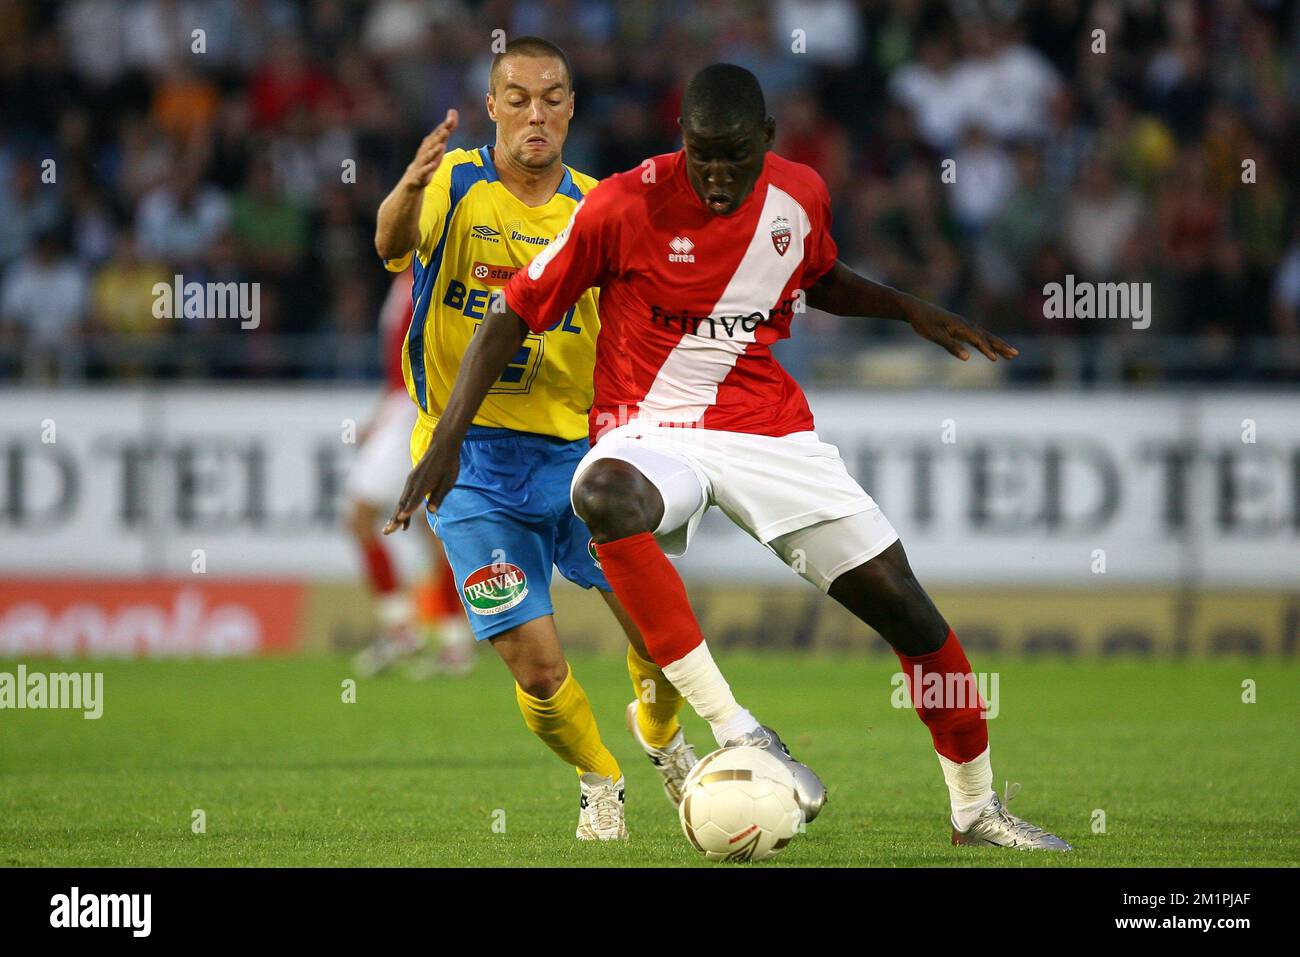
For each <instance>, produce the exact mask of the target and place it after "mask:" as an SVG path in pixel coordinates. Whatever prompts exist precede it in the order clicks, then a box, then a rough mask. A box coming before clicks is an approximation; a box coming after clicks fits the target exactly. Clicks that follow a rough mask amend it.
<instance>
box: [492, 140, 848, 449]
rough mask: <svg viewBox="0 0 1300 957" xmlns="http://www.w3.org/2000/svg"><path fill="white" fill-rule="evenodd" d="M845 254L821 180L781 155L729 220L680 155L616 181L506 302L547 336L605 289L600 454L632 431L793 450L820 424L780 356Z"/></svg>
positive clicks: (513, 284) (596, 421) (588, 202)
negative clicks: (784, 438) (785, 440)
mask: <svg viewBox="0 0 1300 957" xmlns="http://www.w3.org/2000/svg"><path fill="white" fill-rule="evenodd" d="M836 253H837V250H836V247H835V241H834V240H833V239H831V235H830V197H829V195H828V193H827V191H826V184H825V183H823V182H822V179H821V177H820V176H818V175H817V173H816V172H815V171H814V170H813V169H811V168H810V167H807V166H804V165H803V164H801V163H793V162H791V161H790V160H787V159H783V158H782V157H780V156H777V155H776V154H774V153H768V154H767V158H766V160H765V161H764V164H763V171H762V173H761V174H760V176H759V178H758V181H757V182H756V183H755V184H754V189H753V192H752V193H750V195H749V196H748V197H746V199H745V201H744V202H743V203H741V205H740V207H739V208H738V209H737V210H736V211H735V212H733V213H730V214H728V215H725V216H720V215H717V214H716V213H713V212H711V211H710V210H709V209H708V207H707V206H705V204H704V202H703V201H702V200H701V199H700V198H699V196H698V195H697V194H696V193H695V190H694V189H693V188H692V187H691V184H690V181H689V179H688V178H687V174H686V159H685V155H684V153H683V152H681V151H679V152H676V153H667V154H664V155H662V156H656V157H653V158H651V159H649V160H647V161H646V162H645V163H643V164H642V165H641V166H639V167H637V168H635V169H633V170H629V171H628V172H626V173H619V174H617V175H615V176H611V177H610V178H608V179H606V180H603V181H602V182H601V183H600V184H599V185H598V186H596V187H595V188H594V189H593V190H591V192H589V193H588V194H587V196H586V198H585V199H584V200H583V202H582V203H581V204H580V205H579V206H578V208H577V209H576V210H575V211H574V214H573V218H572V219H571V220H570V222H569V225H568V226H567V227H566V228H565V230H564V231H563V232H561V233H560V235H559V236H557V237H556V239H555V241H554V242H552V243H551V244H550V245H549V246H548V247H547V248H546V249H545V250H543V251H542V252H541V253H539V254H538V256H537V257H536V258H535V259H533V261H532V263H531V264H530V265H529V266H528V268H527V269H521V270H520V271H519V272H517V273H516V274H515V276H514V278H513V279H511V280H510V282H509V283H508V284H507V285H506V288H505V295H506V302H507V303H508V304H509V305H510V308H511V309H513V310H514V311H515V312H516V313H517V314H518V315H519V317H520V318H521V319H523V320H524V322H525V323H527V324H528V327H529V328H530V329H532V330H534V331H535V332H541V331H542V330H545V329H546V328H548V327H549V326H551V325H553V324H554V323H555V320H556V318H558V317H559V316H561V315H562V314H563V313H564V311H565V310H566V309H568V308H569V306H571V305H572V304H573V303H574V302H575V301H576V300H577V298H578V296H579V295H580V294H581V293H582V291H583V290H585V289H587V288H588V287H591V286H599V287H600V323H601V331H600V337H599V338H598V340H597V342H596V368H595V400H594V404H593V406H592V410H591V416H590V424H591V436H592V439H593V441H594V440H595V438H597V437H598V436H599V435H600V434H602V433H603V432H605V431H608V429H609V428H612V427H615V426H617V425H621V424H623V423H624V422H627V421H629V420H631V419H633V418H640V419H647V418H648V419H653V420H654V421H655V422H656V423H658V424H669V423H671V424H681V425H686V424H690V425H695V426H698V427H701V428H708V429H718V430H722V431H727V432H750V433H757V434H760V435H772V436H780V435H787V434H789V433H791V432H800V431H804V430H808V429H812V427H813V419H812V412H811V411H810V410H809V408H808V402H807V400H806V399H805V398H804V394H803V390H802V389H800V388H799V386H798V384H797V383H796V382H795V381H794V379H792V378H791V377H790V375H789V374H788V373H787V372H786V371H785V370H784V369H782V368H781V367H780V365H778V364H777V361H776V359H775V358H774V357H773V356H772V354H771V351H770V347H771V345H772V343H774V342H776V341H777V340H778V339H784V338H786V337H788V336H789V335H790V320H791V318H792V317H793V315H794V314H795V311H796V309H798V310H800V311H801V310H802V305H801V303H802V301H803V297H802V295H801V291H804V290H807V289H808V288H809V287H810V286H811V285H812V284H814V283H815V282H816V281H817V280H818V279H820V278H821V277H822V276H823V275H825V273H826V272H827V271H828V270H829V269H830V268H831V266H832V265H834V263H835V257H836Z"/></svg>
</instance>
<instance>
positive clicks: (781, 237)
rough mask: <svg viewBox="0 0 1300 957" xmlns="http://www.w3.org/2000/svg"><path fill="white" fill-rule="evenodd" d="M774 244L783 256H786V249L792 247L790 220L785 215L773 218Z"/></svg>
mask: <svg viewBox="0 0 1300 957" xmlns="http://www.w3.org/2000/svg"><path fill="white" fill-rule="evenodd" d="M772 245H773V246H775V247H776V251H777V253H778V255H781V256H784V255H785V251H786V250H787V249H789V248H790V220H788V219H786V218H785V217H784V216H778V217H776V219H774V220H772Z"/></svg>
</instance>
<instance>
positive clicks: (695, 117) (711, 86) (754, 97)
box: [681, 63, 767, 132]
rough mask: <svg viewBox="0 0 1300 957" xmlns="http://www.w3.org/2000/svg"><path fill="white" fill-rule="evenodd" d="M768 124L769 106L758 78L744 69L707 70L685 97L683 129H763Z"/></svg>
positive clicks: (716, 67) (719, 66)
mask: <svg viewBox="0 0 1300 957" xmlns="http://www.w3.org/2000/svg"><path fill="white" fill-rule="evenodd" d="M766 120H767V103H766V102H765V101H764V100H763V89H762V87H760V86H759V85H758V77H756V76H754V74H752V73H750V72H749V71H748V70H746V69H745V68H744V67H743V66H736V65H735V64H732V63H714V64H713V65H712V66H706V67H705V68H704V69H703V70H701V71H700V72H699V73H697V74H695V76H693V77H692V78H691V82H690V83H688V84H687V85H686V92H685V93H684V94H683V96H682V116H681V122H682V126H683V127H690V128H691V129H692V130H698V131H700V132H705V131H711V130H719V129H726V128H728V127H737V126H751V125H752V126H754V127H761V126H762V125H763V123H764V122H765V121H766Z"/></svg>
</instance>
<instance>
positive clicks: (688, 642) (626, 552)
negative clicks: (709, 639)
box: [596, 532, 704, 668]
mask: <svg viewBox="0 0 1300 957" xmlns="http://www.w3.org/2000/svg"><path fill="white" fill-rule="evenodd" d="M596 554H597V555H598V556H599V557H600V567H601V569H602V570H603V571H604V572H605V577H606V578H607V579H608V580H609V584H610V585H611V586H612V587H613V589H614V594H616V595H618V600H619V601H621V602H622V603H623V607H624V608H626V609H627V613H628V614H629V615H630V616H631V617H632V620H633V621H634V622H636V626H637V628H639V629H640V631H641V637H642V638H644V639H645V647H646V651H648V652H649V653H650V657H651V658H652V659H653V660H654V663H655V664H657V665H658V666H659V667H660V668H662V667H664V666H665V665H670V664H672V663H673V662H674V661H677V660H678V659H680V658H683V657H685V656H686V655H687V654H688V653H689V652H691V651H693V650H694V649H695V648H697V647H699V645H700V644H701V643H703V641H704V635H703V634H701V632H700V625H699V622H697V621H696V620H695V613H694V612H693V611H691V605H690V602H688V601H687V600H686V586H685V585H683V584H682V577H681V576H680V575H678V574H677V569H676V568H674V567H673V563H672V562H670V561H669V560H668V557H667V556H666V555H664V553H663V551H662V550H661V549H660V548H659V543H658V542H657V541H655V537H654V535H652V534H651V533H650V532H641V533H640V534H638V535H629V536H628V537H627V538H620V539H619V540H618V541H616V542H605V543H604V544H601V543H600V542H597V543H596Z"/></svg>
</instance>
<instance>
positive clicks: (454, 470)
mask: <svg viewBox="0 0 1300 957" xmlns="http://www.w3.org/2000/svg"><path fill="white" fill-rule="evenodd" d="M459 474H460V449H459V448H457V449H454V450H452V451H450V452H448V451H447V450H445V449H441V448H439V446H438V444H437V442H433V443H431V444H430V445H429V450H428V451H427V452H425V453H424V458H422V459H420V462H419V464H418V465H416V466H415V468H413V469H411V474H410V475H408V476H407V477H406V487H405V488H403V489H402V497H401V499H400V500H399V501H398V503H397V508H396V509H395V510H394V511H393V514H392V517H391V518H389V519H388V524H387V525H385V526H384V534H385V535H390V534H392V533H393V532H395V531H397V530H398V529H401V530H403V531H405V530H406V529H407V528H409V527H410V524H411V516H412V515H414V514H415V512H416V510H417V509H419V508H420V507H421V506H424V507H427V508H428V509H429V511H431V512H436V511H437V510H438V506H439V505H441V504H442V500H443V499H444V498H446V497H447V493H448V492H450V491H451V490H452V487H453V486H454V485H455V484H456V477H457V476H458V475H459Z"/></svg>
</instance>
